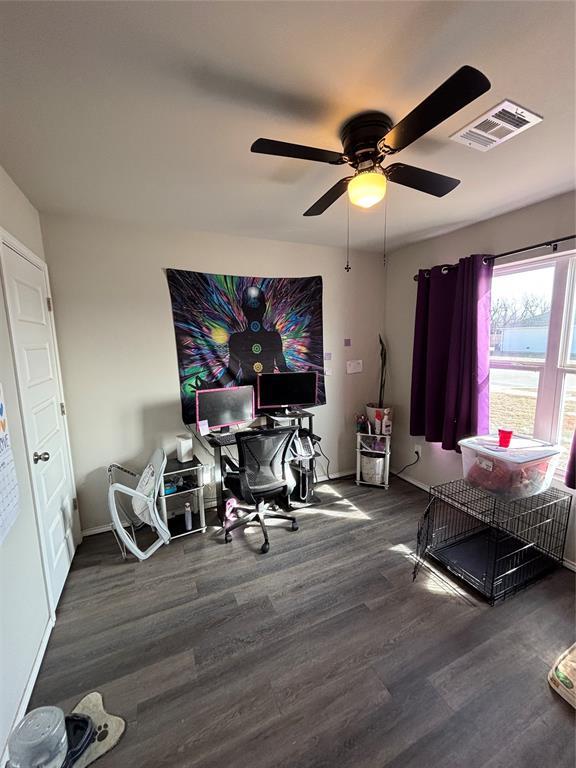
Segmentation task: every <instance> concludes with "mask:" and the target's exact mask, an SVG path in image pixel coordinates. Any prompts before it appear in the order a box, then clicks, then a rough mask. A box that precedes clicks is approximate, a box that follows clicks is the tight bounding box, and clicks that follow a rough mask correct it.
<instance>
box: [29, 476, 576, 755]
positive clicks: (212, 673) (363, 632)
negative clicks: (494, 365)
mask: <svg viewBox="0 0 576 768" xmlns="http://www.w3.org/2000/svg"><path fill="white" fill-rule="evenodd" d="M319 496H320V502H319V503H318V504H317V505H316V506H315V507H313V508H309V509H304V510H300V511H299V512H298V518H299V523H300V530H299V531H298V532H292V531H290V530H289V529H288V528H287V527H286V525H283V524H273V523H271V524H270V540H271V549H270V552H269V553H268V554H267V555H264V556H263V555H260V553H259V548H260V544H261V534H260V532H259V528H253V529H249V530H246V531H238V532H236V533H235V534H234V540H233V542H232V543H231V544H228V545H226V544H224V542H223V537H222V535H221V533H220V532H219V531H218V530H217V529H216V528H213V529H210V530H209V531H208V533H207V534H205V535H196V536H192V537H186V538H182V539H178V540H176V541H174V542H173V543H172V544H171V545H170V546H169V547H165V548H163V549H162V550H159V551H158V552H157V553H156V554H155V555H154V556H153V557H152V558H150V559H149V560H148V561H146V562H144V563H136V562H135V561H134V560H128V561H122V560H121V558H120V555H119V552H118V549H117V547H116V544H115V541H114V539H113V537H112V535H111V534H100V535H98V536H94V537H91V538H88V539H86V540H85V541H84V542H83V543H82V545H81V546H80V547H79V549H78V552H77V555H76V557H75V560H74V563H73V567H72V570H71V572H70V576H69V579H68V582H67V584H66V587H65V590H64V593H63V595H62V598H61V601H60V606H59V608H58V619H57V624H56V627H55V628H54V631H53V634H52V637H51V639H50V643H49V645H48V649H47V653H46V657H45V659H44V662H43V664H42V668H41V671H40V674H39V676H38V680H37V683H36V687H35V689H34V693H33V696H32V701H31V704H30V706H31V707H34V706H40V705H42V704H57V705H60V706H62V707H63V708H64V709H66V710H70V709H71V708H72V707H73V706H74V704H75V703H76V702H77V701H78V700H79V699H80V698H81V697H82V696H84V695H85V694H86V693H88V692H90V691H91V690H99V691H101V692H102V694H103V696H104V700H105V704H106V706H107V708H108V709H109V711H111V712H117V713H118V714H120V715H122V716H123V717H124V718H125V719H126V720H127V722H128V729H127V731H126V734H125V736H124V737H123V739H122V741H121V742H120V744H119V745H118V746H117V747H116V748H115V749H114V750H113V751H112V752H110V753H109V754H108V755H106V756H105V757H103V758H102V759H101V760H100V761H99V766H100V768H120V766H121V767H122V768H130V767H131V766H135V767H136V766H138V768H148V767H149V768H152V767H154V768H159V766H166V768H168V766H169V767H170V768H184V767H186V768H223V766H226V768H335V766H338V768H353V767H354V768H359V767H360V768H413V767H414V768H416V766H418V768H440V766H441V767H442V768H463V767H465V768H504V766H506V768H532V766H533V767H534V768H543V767H544V766H547V765H554V767H555V768H569V767H570V768H573V766H574V764H575V757H576V754H575V746H574V740H573V726H574V718H573V713H572V710H571V709H570V707H569V706H568V705H567V704H566V702H564V701H562V700H561V699H560V698H559V697H558V696H557V695H555V694H554V693H553V692H552V691H551V690H550V689H549V686H548V683H547V682H546V672H547V670H548V668H549V666H550V665H551V663H552V662H553V660H554V658H555V657H556V655H557V654H558V653H560V652H561V651H562V650H563V649H564V648H565V647H567V646H568V645H570V644H571V643H572V642H573V634H574V579H573V574H572V573H570V572H569V571H567V570H559V571H557V572H555V573H553V574H551V575H550V576H548V577H546V578H545V579H543V580H542V581H540V582H538V583H536V584H534V585H532V586H531V587H529V588H528V589H526V590H524V591H522V592H520V593H519V594H517V595H516V596H514V597H513V598H511V599H509V600H507V601H505V602H504V603H501V604H499V605H497V606H495V607H493V608H491V607H489V606H488V605H487V604H486V603H484V602H483V601H482V599H481V598H479V597H478V596H477V595H475V594H474V593H471V592H468V591H467V590H466V589H465V588H464V587H463V586H462V585H461V584H457V583H455V582H453V581H451V580H450V578H449V577H447V576H446V575H445V574H442V573H439V572H437V571H435V570H434V569H423V570H422V571H421V573H420V575H419V577H418V579H417V581H416V582H413V581H412V566H413V552H414V545H415V536H416V529H417V524H418V519H419V517H420V515H421V514H422V511H423V509H424V507H425V505H426V494H424V493H423V492H422V491H420V490H418V489H417V488H415V487H414V486H411V485H409V484H408V483H405V482H402V481H400V480H397V479H395V480H394V481H393V483H392V485H391V487H390V490H389V491H387V492H386V491H383V490H381V489H372V488H369V487H366V486H361V487H357V486H356V485H354V484H353V483H352V482H351V481H350V480H342V481H336V482H332V483H326V484H324V485H323V486H321V487H320V488H319Z"/></svg>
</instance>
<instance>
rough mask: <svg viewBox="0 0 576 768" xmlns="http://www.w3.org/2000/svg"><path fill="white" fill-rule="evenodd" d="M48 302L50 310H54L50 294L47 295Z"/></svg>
mask: <svg viewBox="0 0 576 768" xmlns="http://www.w3.org/2000/svg"><path fill="white" fill-rule="evenodd" d="M46 304H48V312H52V299H51V298H50V296H46Z"/></svg>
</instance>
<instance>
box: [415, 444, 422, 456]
mask: <svg viewBox="0 0 576 768" xmlns="http://www.w3.org/2000/svg"><path fill="white" fill-rule="evenodd" d="M414 453H415V454H416V455H417V456H418V458H419V459H421V458H422V446H421V445H415V446H414Z"/></svg>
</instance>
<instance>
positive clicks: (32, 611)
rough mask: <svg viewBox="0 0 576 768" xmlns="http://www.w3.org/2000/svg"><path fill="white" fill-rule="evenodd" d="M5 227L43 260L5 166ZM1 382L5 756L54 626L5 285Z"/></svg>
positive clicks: (1, 198) (31, 217) (0, 200)
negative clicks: (13, 515)
mask: <svg viewBox="0 0 576 768" xmlns="http://www.w3.org/2000/svg"><path fill="white" fill-rule="evenodd" d="M0 227H2V228H3V229H5V230H7V231H8V232H10V233H11V234H13V235H14V236H15V237H17V238H18V239H19V240H20V241H21V242H23V243H24V245H27V246H28V247H29V248H30V249H31V250H34V251H35V252H36V253H37V255H39V256H43V249H42V237H41V234H40V222H39V219H38V213H37V212H36V211H35V210H34V208H33V207H32V206H31V205H30V203H29V202H28V200H27V199H26V198H25V197H24V195H23V194H22V193H21V192H20V190H19V189H18V187H16V185H15V184H14V183H13V182H12V180H11V179H10V178H9V177H8V176H7V175H6V173H5V172H4V171H3V169H2V168H0ZM0 382H1V383H2V388H3V390H4V397H5V401H6V409H7V415H8V422H9V428H10V435H11V440H12V447H13V450H14V458H15V462H16V471H17V474H18V484H19V494H20V514H19V516H18V518H17V520H16V522H15V523H14V526H13V527H12V529H11V530H10V532H9V534H8V536H7V538H6V539H5V540H4V542H3V543H2V544H1V545H0V680H1V695H0V755H1V754H2V751H3V749H4V745H5V743H6V739H7V737H8V733H9V731H10V729H11V727H12V725H13V721H14V718H15V716H16V713H17V711H18V708H19V706H20V703H21V701H22V696H23V694H24V691H25V688H26V685H27V682H28V678H29V675H30V672H31V669H32V666H33V664H34V661H35V659H36V656H37V653H38V650H39V648H40V645H41V641H42V639H43V637H44V634H45V632H46V630H47V627H48V624H49V610H48V598H47V595H46V588H45V584H44V574H43V570H42V561H41V555H40V543H39V540H38V534H37V530H36V521H35V516H34V508H33V501H32V487H31V484H30V477H29V474H28V465H27V461H26V449H25V445H24V432H23V427H22V421H21V419H20V412H19V409H18V393H17V389H16V378H15V373H14V365H13V361H12V353H11V349H10V339H9V335H8V326H7V317H6V304H5V301H4V294H3V292H2V287H1V281H0ZM25 703H26V702H25ZM0 760H1V758H0ZM2 764H3V763H2Z"/></svg>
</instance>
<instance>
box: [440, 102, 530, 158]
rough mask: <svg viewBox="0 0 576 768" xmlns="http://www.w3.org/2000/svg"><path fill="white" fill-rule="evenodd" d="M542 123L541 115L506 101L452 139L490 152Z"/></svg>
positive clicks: (454, 135)
mask: <svg viewBox="0 0 576 768" xmlns="http://www.w3.org/2000/svg"><path fill="white" fill-rule="evenodd" d="M541 122H542V118H541V117H540V115H536V114H535V113H534V112H530V111H529V110H527V109H524V107H521V106H519V105H518V104H514V102H513V101H508V100H506V101H501V102H500V104H496V106H495V107H492V109H490V110H488V112H485V113H484V114H483V115H480V117H477V118H476V119H475V120H473V121H472V122H471V123H468V125H465V126H464V128H461V129H460V130H459V131H456V133H453V134H452V136H450V138H451V139H452V140H453V141H457V142H458V143H459V144H465V145H466V146H467V147H472V149H479V150H480V152H488V150H489V149H492V148H493V147H497V146H498V144H503V143H504V142H505V141H508V139H512V138H514V136H518V134H519V133H522V131H526V130H527V129H528V128H531V127H532V126H533V125H537V123H541Z"/></svg>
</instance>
